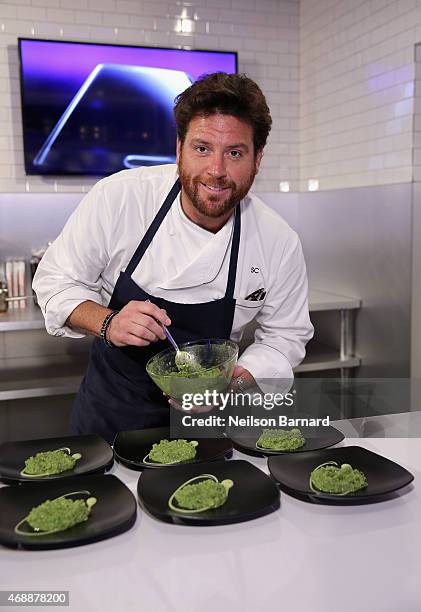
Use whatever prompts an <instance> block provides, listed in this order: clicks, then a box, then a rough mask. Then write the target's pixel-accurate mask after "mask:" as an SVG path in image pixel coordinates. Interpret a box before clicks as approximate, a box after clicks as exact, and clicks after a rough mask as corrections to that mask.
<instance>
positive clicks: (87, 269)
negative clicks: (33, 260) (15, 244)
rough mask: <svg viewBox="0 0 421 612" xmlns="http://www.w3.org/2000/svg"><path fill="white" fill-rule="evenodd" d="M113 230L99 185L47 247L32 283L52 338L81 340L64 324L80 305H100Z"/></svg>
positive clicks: (84, 199)
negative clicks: (103, 273) (87, 303)
mask: <svg viewBox="0 0 421 612" xmlns="http://www.w3.org/2000/svg"><path fill="white" fill-rule="evenodd" d="M111 231H112V224H111V218H110V210H109V207H108V206H107V205H106V201H105V197H104V193H103V189H102V186H101V182H99V183H97V184H96V185H95V186H94V187H93V188H92V189H91V191H90V192H89V193H88V194H87V195H86V196H85V197H84V198H83V200H82V201H81V203H80V204H79V206H78V207H77V209H76V210H75V211H74V212H73V214H72V215H71V216H70V218H69V219H68V221H67V223H66V225H65V226H64V228H63V230H62V232H61V234H60V235H59V236H58V238H57V239H56V240H55V241H54V242H53V243H52V244H51V245H50V246H49V247H48V249H47V251H46V253H45V255H44V256H43V258H42V259H41V261H40V263H39V265H38V269H37V271H36V274H35V276H34V280H33V285H32V286H33V289H34V291H35V293H36V294H37V298H38V303H39V305H40V307H41V309H42V312H43V314H44V318H45V327H46V329H47V331H48V333H49V334H51V335H53V336H69V337H73V338H82V337H83V336H84V335H85V334H82V333H78V332H76V331H75V330H73V329H71V328H70V327H68V326H66V325H65V322H66V320H67V318H68V316H69V315H70V314H71V312H73V310H74V309H75V308H76V307H77V306H78V305H79V304H81V303H82V302H84V301H86V300H91V301H93V302H96V303H97V304H102V299H101V295H100V290H101V287H102V278H101V273H102V272H103V270H104V268H105V266H106V265H107V262H108V260H109V254H108V253H109V249H108V241H109V239H110V235H111Z"/></svg>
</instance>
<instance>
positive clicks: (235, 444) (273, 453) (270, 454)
mask: <svg viewBox="0 0 421 612" xmlns="http://www.w3.org/2000/svg"><path fill="white" fill-rule="evenodd" d="M329 427H331V428H332V429H334V430H335V431H337V432H338V433H339V434H340V435H341V436H342V437H341V439H340V440H337V441H336V442H332V443H330V444H327V445H326V446H321V447H319V448H318V449H314V448H312V449H311V450H308V449H305V450H304V449H303V450H301V449H297V450H295V451H270V450H268V451H267V452H265V451H263V450H262V451H259V450H257V449H256V450H252V449H251V448H246V447H245V446H242V445H241V443H238V442H235V441H234V440H233V438H230V436H228V439H229V440H231V442H232V445H233V447H234V448H235V450H238V451H240V452H241V453H244V454H245V455H250V456H252V457H267V458H269V457H277V456H278V455H300V454H302V453H314V452H316V451H317V450H325V449H326V448H332V447H333V446H335V445H336V444H340V443H341V442H343V441H344V440H345V434H344V433H343V432H342V431H341V430H340V429H337V428H336V427H334V426H333V425H329Z"/></svg>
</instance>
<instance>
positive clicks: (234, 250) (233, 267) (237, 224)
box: [225, 203, 241, 298]
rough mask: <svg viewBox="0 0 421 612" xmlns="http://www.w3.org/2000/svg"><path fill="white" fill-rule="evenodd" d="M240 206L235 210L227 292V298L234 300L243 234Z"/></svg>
mask: <svg viewBox="0 0 421 612" xmlns="http://www.w3.org/2000/svg"><path fill="white" fill-rule="evenodd" d="M240 206H241V203H239V204H238V205H237V207H236V209H235V218H234V233H233V236H232V245H231V257H230V266H229V271H228V282H227V289H226V291H225V297H227V298H232V297H233V296H234V288H235V277H236V274H237V261H238V251H239V248H240V234H241V208H240Z"/></svg>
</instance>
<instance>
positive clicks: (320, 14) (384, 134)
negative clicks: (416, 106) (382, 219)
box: [300, 0, 421, 190]
mask: <svg viewBox="0 0 421 612" xmlns="http://www.w3.org/2000/svg"><path fill="white" fill-rule="evenodd" d="M300 7H301V8H300V70H301V115H300V116H301V188H302V189H303V190H306V189H307V181H308V179H310V178H317V179H319V185H320V189H323V190H324V189H336V188H344V187H356V186H364V185H383V184H388V183H403V182H409V181H411V179H412V129H413V102H414V95H413V79H414V45H415V43H417V42H420V41H421V2H420V0H301V2H300Z"/></svg>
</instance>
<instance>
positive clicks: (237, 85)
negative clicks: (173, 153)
mask: <svg viewBox="0 0 421 612" xmlns="http://www.w3.org/2000/svg"><path fill="white" fill-rule="evenodd" d="M215 114H220V115H232V116H233V117H236V118H237V119H240V120H241V121H244V122H245V123H248V124H249V125H250V126H251V127H252V128H253V143H254V151H255V153H256V152H257V151H258V150H259V149H263V147H264V146H265V144H266V140H267V137H268V134H269V132H270V128H271V125H272V118H271V116H270V112H269V107H268V105H267V103H266V99H265V96H264V95H263V93H262V91H261V89H260V87H259V86H258V85H257V84H256V83H255V82H254V81H252V80H251V79H249V78H248V77H247V76H246V75H245V74H227V73H225V72H215V73H213V74H207V75H204V76H202V77H200V78H199V79H198V80H197V81H196V82H195V83H193V85H191V86H190V87H188V88H187V89H186V90H185V91H183V92H182V93H181V94H179V95H178V96H177V97H176V99H175V107H174V115H175V123H176V126H177V136H178V138H179V139H180V141H181V143H184V140H185V137H186V134H187V130H188V127H189V124H190V121H191V120H192V119H193V118H194V117H196V116H201V117H209V116H210V115H215Z"/></svg>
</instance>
